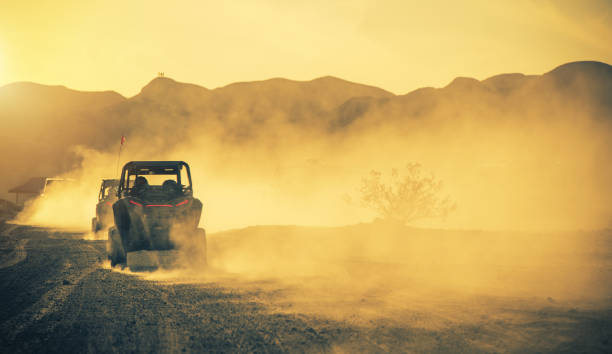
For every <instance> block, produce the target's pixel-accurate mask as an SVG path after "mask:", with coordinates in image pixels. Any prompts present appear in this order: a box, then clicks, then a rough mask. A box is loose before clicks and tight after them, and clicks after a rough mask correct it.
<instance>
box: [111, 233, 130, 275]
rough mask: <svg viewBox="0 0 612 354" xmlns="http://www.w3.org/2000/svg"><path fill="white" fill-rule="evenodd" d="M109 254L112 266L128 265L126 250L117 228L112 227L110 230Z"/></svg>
mask: <svg viewBox="0 0 612 354" xmlns="http://www.w3.org/2000/svg"><path fill="white" fill-rule="evenodd" d="M107 242H108V247H107V248H108V252H109V258H110V261H111V266H112V267H114V266H116V265H124V266H125V264H126V263H127V258H126V254H125V250H124V249H123V244H122V243H121V235H120V234H119V230H117V228H116V227H111V228H110V229H109V230H108V241H107Z"/></svg>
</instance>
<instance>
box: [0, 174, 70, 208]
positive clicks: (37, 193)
mask: <svg viewBox="0 0 612 354" xmlns="http://www.w3.org/2000/svg"><path fill="white" fill-rule="evenodd" d="M70 182H74V180H73V179H71V178H60V177H32V178H30V179H29V180H27V181H26V182H25V183H24V184H21V185H19V186H17V187H14V188H11V189H9V191H8V192H9V193H15V204H17V205H24V204H26V203H28V202H31V201H32V200H34V199H36V198H38V197H41V196H44V195H45V193H48V192H49V191H50V190H52V189H53V188H55V187H60V186H63V185H65V184H67V183H70Z"/></svg>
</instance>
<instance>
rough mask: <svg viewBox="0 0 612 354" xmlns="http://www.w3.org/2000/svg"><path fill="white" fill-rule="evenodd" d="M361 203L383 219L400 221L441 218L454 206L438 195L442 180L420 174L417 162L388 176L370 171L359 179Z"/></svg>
mask: <svg viewBox="0 0 612 354" xmlns="http://www.w3.org/2000/svg"><path fill="white" fill-rule="evenodd" d="M359 192H360V197H361V198H360V199H361V204H362V206H364V207H367V208H370V209H372V210H374V211H375V212H377V213H378V215H379V217H380V218H382V219H383V220H385V221H392V222H397V223H402V224H410V223H411V222H413V221H415V220H418V219H424V218H445V217H446V216H447V215H448V214H449V213H450V212H452V211H453V210H455V209H456V204H455V203H453V202H452V201H451V200H450V197H449V196H445V197H441V196H440V194H441V192H442V181H440V180H437V179H436V178H435V177H434V176H433V175H424V174H422V173H421V165H420V164H417V163H409V164H407V165H406V167H405V168H404V169H403V170H402V171H399V170H398V169H392V170H391V175H390V176H389V178H384V176H383V174H382V173H381V172H379V171H374V170H372V171H371V172H370V174H369V175H368V176H367V177H364V178H363V179H362V181H361V186H360V188H359Z"/></svg>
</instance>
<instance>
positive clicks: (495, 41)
mask: <svg viewBox="0 0 612 354" xmlns="http://www.w3.org/2000/svg"><path fill="white" fill-rule="evenodd" d="M611 9H612V1H609V0H598V1H572V0H564V1H556V0H539V1H538V0H508V1H490V0H472V1H408V0H398V1H385V0H349V1H336V2H334V1H331V0H310V1H291V0H259V1H256V0H251V1H246V0H240V1H239V0H233V1H201V0H199V1H196V0H194V1H172V2H170V1H153V0H146V1H124V0H122V1H113V0H105V1H84V0H74V1H72V0H53V1H46V0H45V1H32V0H29V1H28V0H0V85H4V84H7V83H10V82H14V81H34V82H38V83H44V84H58V85H65V86H68V87H70V88H74V89H79V90H115V91H118V92H119V93H121V94H123V95H125V96H133V95H135V94H137V93H138V92H139V91H140V89H141V88H142V86H144V85H145V84H146V83H147V82H149V81H150V80H151V79H152V78H153V77H155V76H156V74H157V72H159V71H163V72H165V73H166V76H168V77H172V78H174V79H176V80H179V81H185V82H192V83H195V84H199V85H202V86H205V87H208V88H215V87H218V86H224V85H227V84H229V83H232V82H236V81H252V80H262V79H268V78H272V77H285V78H289V79H296V80H310V79H313V78H316V77H320V76H324V75H333V76H337V77H341V78H344V79H347V80H351V81H356V82H361V83H367V84H371V85H375V86H379V87H381V88H384V89H387V90H390V91H392V92H394V93H398V94H402V93H406V92H409V91H411V90H413V89H416V88H418V87H422V86H435V87H439V86H444V85H446V84H447V83H448V82H450V81H451V80H452V79H453V78H454V77H456V76H471V77H475V78H478V79H484V78H486V77H489V76H492V75H494V74H498V73H502V72H523V73H526V74H541V73H543V72H546V71H548V70H551V69H553V68H554V67H555V66H557V65H560V64H562V63H565V62H569V61H575V60H598V61H603V62H607V63H612V45H611V43H612V11H611Z"/></svg>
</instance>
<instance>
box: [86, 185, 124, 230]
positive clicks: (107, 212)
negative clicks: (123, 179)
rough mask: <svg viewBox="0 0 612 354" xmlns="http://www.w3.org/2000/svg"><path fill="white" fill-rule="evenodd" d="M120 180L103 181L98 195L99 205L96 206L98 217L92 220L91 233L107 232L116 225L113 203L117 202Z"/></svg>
mask: <svg viewBox="0 0 612 354" xmlns="http://www.w3.org/2000/svg"><path fill="white" fill-rule="evenodd" d="M118 187H119V180H118V179H103V180H102V183H101V184H100V192H99V193H98V204H96V216H95V217H94V218H92V219H91V231H92V232H98V231H101V230H104V231H106V229H107V228H108V227H110V226H111V225H113V224H114V222H115V220H114V218H113V203H115V201H117V188H118Z"/></svg>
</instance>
